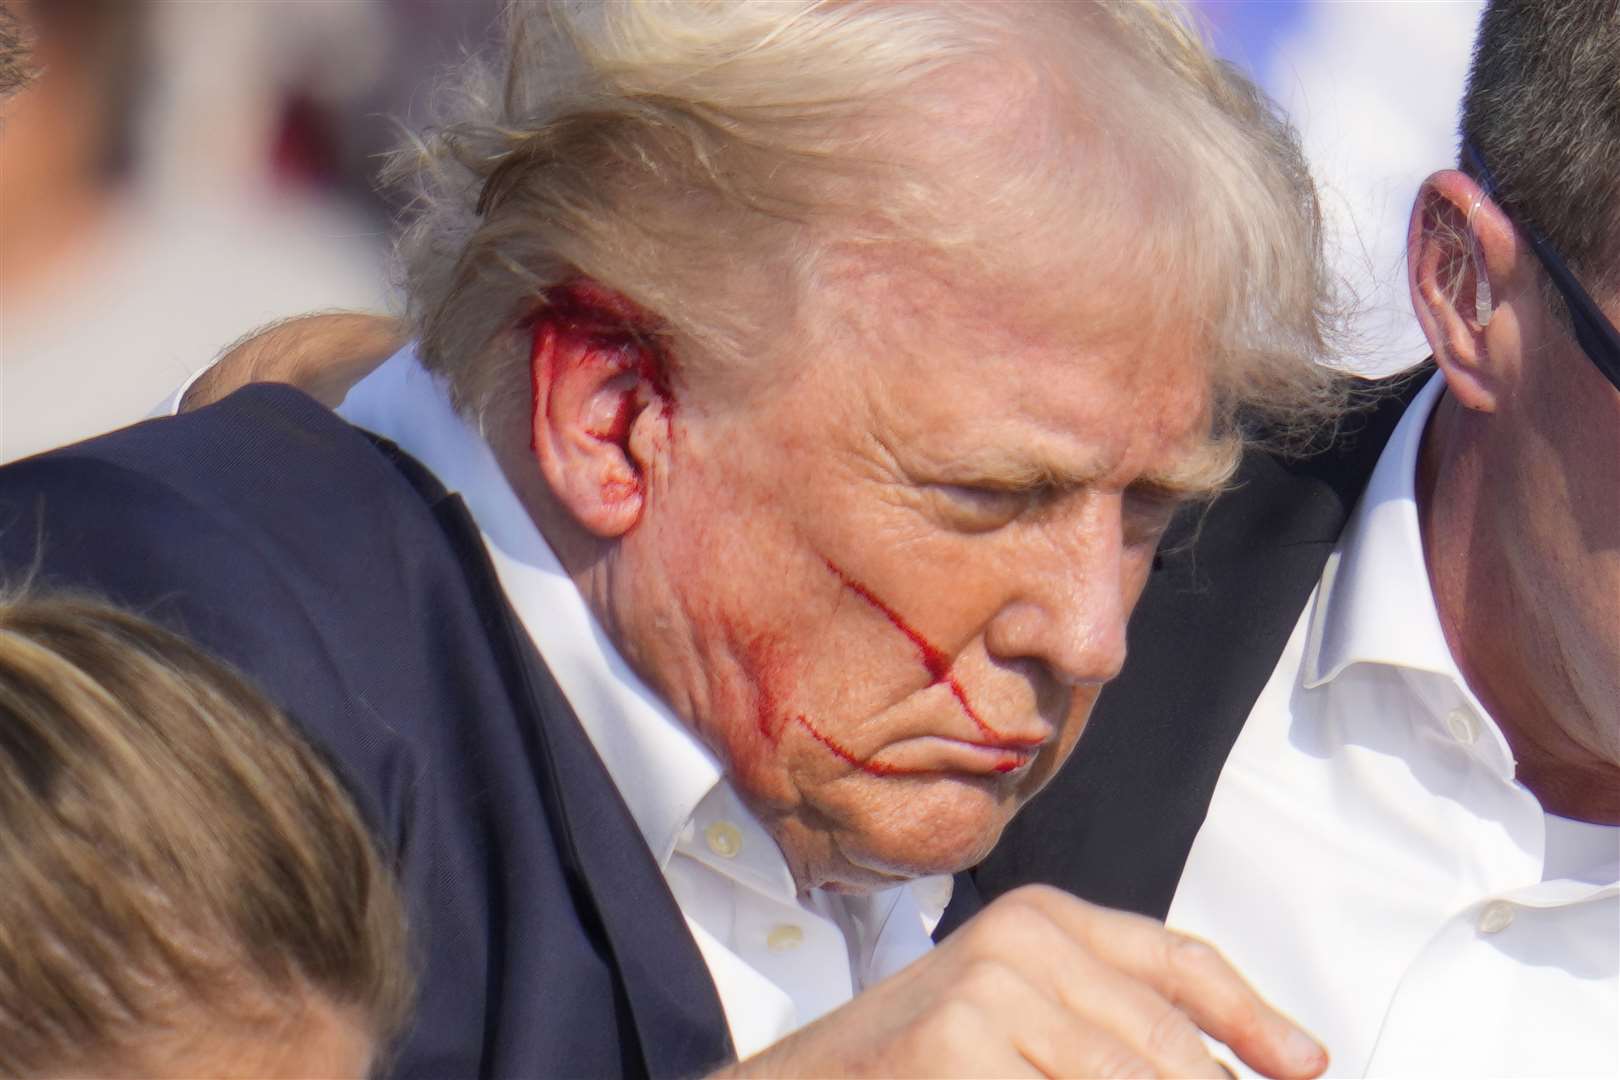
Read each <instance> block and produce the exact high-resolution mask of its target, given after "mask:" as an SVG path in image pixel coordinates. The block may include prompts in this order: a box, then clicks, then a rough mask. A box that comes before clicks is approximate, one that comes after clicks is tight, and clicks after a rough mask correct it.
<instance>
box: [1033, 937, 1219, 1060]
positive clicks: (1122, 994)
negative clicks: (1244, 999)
mask: <svg viewBox="0 0 1620 1080" xmlns="http://www.w3.org/2000/svg"><path fill="white" fill-rule="evenodd" d="M1056 979H1057V991H1058V994H1059V997H1060V999H1061V1000H1062V1001H1063V1003H1064V1004H1065V1005H1066V1006H1067V1007H1068V1008H1069V1009H1070V1010H1071V1011H1073V1012H1074V1013H1075V1014H1076V1015H1078V1016H1083V1017H1085V1018H1086V1020H1088V1021H1089V1022H1091V1023H1093V1024H1095V1025H1097V1026H1098V1027H1100V1028H1102V1029H1104V1030H1107V1031H1110V1032H1112V1033H1114V1035H1116V1036H1117V1037H1118V1038H1119V1039H1121V1040H1122V1041H1123V1042H1125V1043H1127V1044H1128V1045H1129V1046H1130V1047H1131V1048H1132V1049H1133V1050H1135V1051H1136V1052H1137V1053H1138V1054H1140V1055H1141V1056H1142V1057H1143V1058H1145V1059H1147V1060H1148V1061H1149V1062H1151V1063H1152V1065H1153V1067H1154V1069H1155V1070H1157V1071H1158V1072H1159V1074H1160V1075H1163V1076H1191V1077H1206V1078H1208V1080H1223V1078H1224V1077H1226V1076H1227V1075H1228V1074H1227V1073H1226V1072H1225V1071H1223V1070H1222V1069H1221V1067H1220V1065H1219V1064H1218V1063H1217V1062H1216V1061H1215V1059H1214V1058H1212V1057H1210V1055H1209V1051H1208V1049H1207V1048H1206V1047H1205V1045H1204V1040H1203V1039H1202V1038H1201V1037H1200V1036H1199V1034H1198V1027H1197V1025H1196V1024H1194V1023H1193V1022H1192V1019H1191V1018H1190V1017H1188V1015H1187V1014H1186V1013H1184V1012H1182V1011H1181V1010H1180V1009H1179V1008H1177V1007H1176V1006H1175V1005H1173V1004H1172V1003H1171V1002H1170V1001H1168V1000H1167V999H1166V998H1165V997H1164V996H1163V995H1162V994H1160V993H1158V992H1157V991H1155V990H1154V989H1153V988H1152V987H1150V986H1148V985H1147V984H1146V983H1144V982H1140V981H1138V980H1137V979H1135V978H1133V977H1131V976H1129V975H1125V974H1123V973H1121V972H1119V971H1117V970H1115V969H1114V968H1112V967H1109V966H1108V965H1107V964H1105V963H1102V962H1101V961H1099V960H1097V959H1095V958H1094V957H1093V956H1091V955H1090V954H1088V953H1086V952H1085V951H1084V950H1076V951H1075V953H1074V954H1073V955H1071V956H1070V957H1069V959H1068V962H1067V963H1065V964H1064V970H1063V971H1062V972H1059V973H1056Z"/></svg>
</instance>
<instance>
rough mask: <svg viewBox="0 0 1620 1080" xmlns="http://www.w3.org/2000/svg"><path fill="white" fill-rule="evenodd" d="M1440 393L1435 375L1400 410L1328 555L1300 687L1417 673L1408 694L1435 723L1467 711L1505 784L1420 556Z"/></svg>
mask: <svg viewBox="0 0 1620 1080" xmlns="http://www.w3.org/2000/svg"><path fill="white" fill-rule="evenodd" d="M1445 386H1446V384H1445V378H1444V377H1443V376H1442V375H1440V374H1438V373H1436V374H1435V375H1434V376H1433V377H1432V378H1430V379H1429V381H1428V383H1427V384H1426V385H1425V386H1424V387H1423V389H1422V390H1420V391H1419V392H1418V394H1417V396H1416V397H1415V398H1414V399H1413V400H1412V404H1411V405H1410V406H1408V407H1407V410H1406V413H1405V414H1404V415H1403V416H1402V417H1401V420H1400V423H1399V424H1397V425H1396V427H1395V432H1394V434H1393V435H1391V436H1390V440H1389V443H1388V444H1387V445H1386V446H1385V447H1384V451H1383V453H1382V454H1381V455H1379V458H1378V464H1377V465H1376V466H1375V467H1374V468H1373V474H1372V477H1371V479H1370V480H1369V481H1368V482H1367V490H1366V491H1365V492H1364V493H1363V494H1362V497H1361V501H1360V502H1359V503H1358V504H1357V506H1356V510H1355V513H1354V514H1352V515H1351V518H1350V523H1349V524H1348V525H1347V526H1346V527H1345V530H1344V533H1343V535H1342V536H1341V537H1340V538H1339V543H1338V546H1337V547H1335V548H1334V550H1333V552H1332V554H1331V555H1329V556H1328V560H1327V564H1326V566H1324V568H1323V570H1322V578H1321V582H1320V584H1319V585H1318V586H1317V592H1316V599H1315V603H1314V606H1313V608H1312V612H1311V621H1310V627H1309V630H1308V632H1307V636H1306V639H1305V663H1304V671H1303V675H1304V686H1305V688H1306V689H1308V690H1314V689H1316V688H1317V687H1320V686H1323V685H1326V684H1328V683H1331V682H1332V681H1333V680H1335V679H1337V678H1338V677H1339V676H1340V675H1341V674H1343V673H1344V671H1345V670H1346V669H1348V668H1350V667H1351V666H1353V665H1356V664H1376V665H1384V666H1387V667H1392V668H1396V669H1399V670H1402V671H1405V672H1413V673H1419V674H1418V677H1416V678H1414V680H1413V685H1412V689H1413V692H1414V693H1416V694H1418V695H1419V696H1420V697H1422V698H1423V699H1425V700H1426V701H1427V703H1428V705H1429V707H1430V709H1431V711H1434V712H1435V713H1436V715H1444V714H1445V713H1446V712H1447V711H1448V710H1449V709H1452V708H1457V707H1461V708H1463V709H1466V710H1467V711H1469V712H1472V714H1473V715H1474V716H1475V717H1477V718H1478V720H1479V723H1480V726H1481V728H1482V729H1483V732H1484V733H1485V734H1486V736H1487V738H1488V747H1489V749H1488V759H1489V761H1490V763H1491V764H1492V766H1493V767H1494V768H1495V769H1496V770H1497V771H1498V772H1499V773H1500V774H1501V775H1502V776H1503V777H1504V778H1511V777H1512V776H1513V772H1514V767H1515V763H1514V760H1513V753H1512V749H1511V748H1510V747H1509V746H1508V744H1507V740H1506V738H1505V737H1504V736H1503V735H1502V733H1501V730H1500V729H1499V728H1498V727H1497V726H1496V723H1495V721H1494V720H1492V719H1491V716H1490V713H1489V712H1487V711H1486V709H1485V707H1484V705H1482V704H1481V703H1480V701H1479V699H1478V697H1476V696H1475V694H1474V692H1473V690H1472V689H1471V688H1470V687H1469V685H1468V681H1467V680H1466V679H1464V678H1463V674H1462V671H1461V669H1460V668H1458V666H1457V661H1456V659H1455V658H1454V657H1453V656H1452V655H1451V646H1450V645H1449V644H1447V642H1446V634H1445V631H1444V629H1442V628H1441V626H1440V615H1439V609H1438V608H1437V607H1436V606H1435V601H1434V590H1433V588H1432V587H1431V585H1430V583H1429V570H1428V563H1427V561H1426V560H1425V558H1424V554H1423V535H1422V531H1421V529H1420V527H1419V524H1418V507H1417V466H1418V453H1419V451H1420V449H1421V448H1422V445H1423V433H1424V430H1425V429H1426V428H1427V426H1428V421H1429V417H1430V416H1431V415H1432V414H1433V412H1434V407H1435V405H1436V404H1437V403H1438V402H1439V400H1440V395H1441V394H1442V393H1443V392H1444V391H1445ZM1423 675H1427V676H1437V677H1438V679H1439V682H1438V683H1437V682H1436V681H1435V680H1434V679H1424V678H1422V677H1421V676H1423ZM1442 687H1443V689H1442ZM1442 699H1444V700H1442Z"/></svg>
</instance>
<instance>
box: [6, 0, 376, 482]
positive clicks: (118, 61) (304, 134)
mask: <svg viewBox="0 0 1620 1080" xmlns="http://www.w3.org/2000/svg"><path fill="white" fill-rule="evenodd" d="M4 4H5V8H4V10H5V11H6V14H7V17H8V20H9V21H10V22H12V23H13V25H14V30H15V36H17V37H20V38H22V39H25V40H27V41H28V42H29V44H30V45H31V47H32V49H33V56H32V58H31V64H30V67H31V68H32V69H33V70H34V71H35V72H36V73H37V75H36V77H35V78H34V80H33V81H32V83H31V84H30V85H28V86H27V87H25V88H21V89H19V90H16V91H15V92H14V93H12V94H11V96H10V97H9V98H7V99H5V100H4V101H3V102H0V147H3V148H4V152H3V153H0V460H8V459H12V458H16V457H20V456H24V455H26V454H30V453H34V452H36V451H38V450H42V449H45V448H47V447H51V446H56V445H60V444H62V443H65V442H70V441H72V440H74V439H76V438H81V437H83V436H85V435H89V434H93V433H95V432H99V431H105V430H107V429H109V428H112V427H116V426H119V425H121V424H124V423H128V422H131V421H133V420H136V419H139V418H141V417H142V416H144V415H145V414H146V413H147V412H148V410H150V409H151V407H152V406H153V404H154V403H156V402H157V401H159V400H160V399H161V398H162V397H163V395H164V394H165V393H166V392H168V391H169V390H170V389H172V388H173V386H174V385H175V383H176V382H177V381H179V380H181V379H184V378H185V377H186V376H187V375H189V374H190V373H191V372H193V371H195V370H197V369H198V368H200V367H202V366H204V365H206V364H207V362H208V361H209V360H210V359H211V358H212V357H214V356H215V355H216V354H217V353H218V352H219V351H220V349H221V348H222V347H223V346H224V345H226V344H227V343H228V342H230V341H231V340H232V339H234V338H235V337H236V336H237V335H238V334H240V333H241V331H242V330H243V328H244V327H248V326H252V325H256V324H260V323H264V322H266V321H268V320H270V319H272V318H276V317H280V316H285V315H289V314H292V313H295V312H300V311H307V310H310V309H312V308H327V307H334V306H335V307H358V308H379V307H385V306H387V304H388V303H389V289H388V286H387V279H386V273H385V269H384V258H383V255H382V248H383V236H382V229H381V227H380V226H378V225H377V224H376V223H375V222H374V221H373V220H372V219H371V218H368V217H366V216H364V215H361V214H358V213H356V212H354V211H352V210H344V209H342V208H340V207H338V206H337V205H336V204H333V203H332V202H330V201H329V200H328V199H327V198H326V197H325V196H324V195H323V194H322V192H323V190H324V188H323V187H322V186H321V185H322V184H324V183H326V182H327V181H328V180H329V179H330V178H329V177H328V176H327V173H326V171H324V167H323V166H322V165H321V164H320V163H321V162H322V161H323V160H325V159H326V158H328V157H330V156H331V155H330V153H329V152H328V151H327V150H325V149H323V147H324V143H323V142H322V138H323V136H322V134H321V130H322V129H321V125H320V124H319V123H318V122H317V120H316V119H315V117H318V115H319V113H318V111H316V110H314V109H312V108H303V109H302V110H300V109H299V108H289V100H288V95H287V94H286V92H285V89H286V86H287V85H288V84H293V85H297V86H302V87H306V88H309V92H310V93H314V92H315V91H319V90H322V88H323V87H324V88H325V89H324V91H323V92H326V93H329V94H330V95H340V94H344V93H357V92H358V90H357V87H359V86H363V85H365V84H366V83H367V81H368V80H371V79H374V78H375V76H376V73H377V72H378V71H379V70H380V67H381V64H382V62H383V61H382V56H381V53H380V50H382V49H383V48H384V47H385V45H386V39H385V38H383V37H382V36H381V32H382V28H384V27H385V26H386V23H383V22H380V21H379V20H380V17H381V16H380V14H379V13H380V11H381V9H380V8H377V7H376V6H375V5H350V4H336V5H329V4H319V5H274V4H272V5H262V4H153V3H146V2H129V0H50V2H41V0H4ZM276 27H280V28H281V31H282V32H280V33H274V32H272V30H273V29H274V28H276ZM290 28H302V31H303V32H302V33H293V32H292V29H290ZM315 42H320V43H321V44H322V46H323V48H324V51H322V52H315V51H314V44H313V43H315ZM334 43H337V44H334ZM301 56H302V57H306V58H308V57H314V58H315V59H311V60H309V62H308V63H305V64H303V66H300V60H299V57H301ZM316 60H319V63H317V62H316ZM323 72H327V73H331V72H341V73H343V75H344V76H345V77H346V79H347V81H344V80H343V79H339V78H338V77H337V76H336V75H331V76H330V77H325V76H322V74H321V73H323ZM378 122H379V123H381V121H380V120H379V121H378Z"/></svg>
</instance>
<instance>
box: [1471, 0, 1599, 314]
mask: <svg viewBox="0 0 1620 1080" xmlns="http://www.w3.org/2000/svg"><path fill="white" fill-rule="evenodd" d="M1460 126H1461V133H1462V137H1463V138H1464V139H1467V140H1468V141H1470V142H1472V143H1473V144H1474V146H1475V147H1476V148H1477V149H1478V150H1479V152H1480V154H1481V156H1482V157H1484V159H1485V163H1486V164H1487V165H1488V166H1489V167H1490V170H1491V173H1492V175H1493V176H1494V177H1495V178H1496V181H1497V184H1498V191H1497V196H1498V200H1499V201H1500V202H1501V204H1502V206H1503V208H1504V209H1505V210H1507V212H1508V214H1509V215H1511V216H1512V217H1513V218H1514V220H1516V221H1523V222H1525V223H1527V224H1530V225H1534V226H1535V227H1536V228H1537V229H1539V230H1540V231H1541V233H1542V234H1543V235H1544V236H1546V237H1547V238H1548V239H1549V240H1551V241H1552V243H1553V245H1554V246H1555V247H1557V248H1558V250H1559V252H1560V253H1561V254H1562V255H1563V256H1564V259H1565V261H1566V262H1567V263H1568V264H1569V266H1570V268H1571V269H1572V270H1574V271H1575V273H1576V274H1577V275H1578V276H1579V277H1580V278H1581V279H1582V281H1583V283H1584V284H1585V285H1586V286H1587V287H1588V288H1589V289H1591V290H1592V291H1593V292H1594V293H1595V294H1598V295H1601V294H1602V293H1605V292H1613V291H1614V290H1616V289H1620V3H1616V0H1582V2H1581V3H1568V2H1567V0H1493V2H1492V3H1491V4H1490V6H1489V7H1487V8H1486V9H1485V13H1484V15H1482V16H1481V18H1480V23H1479V33H1478V35H1477V36H1476V37H1475V39H1474V61H1473V66H1472V67H1471V68H1470V69H1469V73H1468V89H1467V91H1466V92H1465V94H1464V95H1463V107H1462V121H1461V125H1460ZM1459 167H1460V168H1463V169H1465V170H1466V169H1467V166H1466V165H1462V166H1459ZM1544 286H1545V291H1546V293H1547V295H1548V298H1549V300H1550V301H1552V302H1553V306H1554V309H1555V310H1560V311H1561V310H1562V309H1563V305H1562V301H1561V300H1559V299H1558V297H1557V292H1556V290H1555V289H1553V288H1552V286H1551V283H1550V282H1544Z"/></svg>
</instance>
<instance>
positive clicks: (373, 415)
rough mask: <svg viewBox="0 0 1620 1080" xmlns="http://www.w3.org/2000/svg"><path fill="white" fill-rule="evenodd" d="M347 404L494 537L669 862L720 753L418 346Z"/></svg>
mask: <svg viewBox="0 0 1620 1080" xmlns="http://www.w3.org/2000/svg"><path fill="white" fill-rule="evenodd" d="M338 412H339V414H341V415H342V416H343V418H344V419H346V420H348V421H349V422H350V423H353V424H355V425H357V426H359V427H363V428H365V429H367V430H369V431H373V432H375V433H377V434H378V435H381V436H383V437H384V438H387V439H391V440H393V441H394V442H395V443H397V444H398V445H399V446H400V447H401V448H402V449H404V450H405V451H406V452H407V453H409V454H410V455H411V456H412V457H415V458H416V459H417V460H418V461H420V462H422V464H424V465H426V466H427V467H428V468H429V469H430V470H432V472H433V473H434V475H435V476H437V477H438V478H439V481H440V482H441V483H443V484H444V486H445V487H446V488H447V489H449V490H450V491H453V492H455V493H457V494H459V495H460V496H461V498H462V501H463V502H464V503H465V504H466V506H467V510H468V512H469V513H470V514H471V515H472V518H473V521H474V522H475V523H476V524H477V525H478V528H479V531H480V532H481V533H482V534H483V537H484V544H485V546H486V547H487V548H488V549H489V554H490V558H491V561H492V562H493V563H494V566H495V572H496V574H497V575H498V576H499V578H500V582H501V587H502V589H503V590H504V591H505V593H506V597H507V600H508V601H509V602H510V603H511V604H512V607H513V609H514V610H515V611H516V612H517V615H518V618H519V619H521V620H522V622H523V625H524V627H525V628H526V629H527V630H528V632H529V635H530V637H531V638H533V640H534V644H535V647H536V648H537V649H538V650H539V652H540V655H541V656H543V657H544V658H545V661H546V666H547V668H549V669H550V671H551V673H552V675H553V676H554V677H555V678H556V680H557V684H558V686H560V687H561V689H562V692H563V695H564V696H565V697H567V699H568V703H569V704H570V705H572V706H573V708H574V712H575V714H576V715H577V716H578V717H579V722H580V725H581V726H582V727H583V728H584V729H585V734H586V735H587V736H588V737H589V738H590V740H591V743H592V745H593V746H595V748H596V752H597V754H598V755H599V756H600V757H601V759H602V763H603V764H604V765H605V766H606V767H607V771H608V775H609V776H611V777H612V779H613V783H614V786H616V787H617V788H618V789H619V794H620V796H621V797H622V798H623V799H624V801H625V804H626V805H627V806H628V807H629V809H630V815H631V817H632V818H634V819H635V822H636V825H637V827H638V828H639V829H640V830H641V834H642V836H643V838H644V839H645V840H646V841H647V845H648V847H650V848H651V849H652V852H653V855H654V857H655V858H657V860H658V865H659V866H660V867H663V866H665V865H667V864H668V862H669V858H670V854H671V853H672V852H673V851H674V849H675V845H676V842H677V840H678V839H679V837H680V834H681V831H682V830H683V829H685V828H686V827H687V823H688V822H689V821H690V820H691V818H692V816H693V813H694V812H695V810H696V809H697V807H698V804H699V803H701V802H702V801H703V800H704V799H705V797H706V796H708V795H709V793H710V792H711V791H713V790H714V789H715V788H716V787H717V786H722V785H723V780H722V776H723V774H722V771H721V768H720V764H719V762H718V761H717V760H716V759H715V757H714V755H713V754H711V753H710V752H709V750H708V748H707V747H705V746H704V745H703V744H702V743H701V742H700V741H698V739H697V738H696V737H695V736H694V735H693V734H692V733H691V732H690V731H689V730H688V729H687V728H686V726H685V725H684V724H682V723H681V722H680V720H678V719H677V718H676V717H675V715H674V713H672V712H671V711H670V710H669V708H668V707H667V706H666V705H665V704H664V703H663V702H662V701H660V700H659V698H658V697H657V695H655V694H654V693H653V692H652V691H651V690H649V689H648V688H647V686H646V684H645V683H643V682H642V681H641V679H640V677H639V676H638V675H637V674H636V673H635V671H634V670H632V669H631V667H630V665H629V664H628V663H626V662H625V660H624V658H623V657H622V656H621V655H620V654H619V650H618V649H617V648H616V647H615V646H614V644H613V642H612V641H611V640H610V639H609V638H608V636H607V634H606V633H605V632H604V631H603V629H602V626H601V624H600V623H598V622H597V620H596V618H595V616H594V615H593V614H592V613H591V610H590V608H589V607H588V606H587V605H586V603H585V600H584V598H583V597H582V596H581V595H580V594H579V590H578V589H576V588H575V587H574V583H573V581H572V580H570V578H569V577H568V575H567V574H566V573H565V572H564V570H563V567H562V564H561V563H560V562H559V561H558V559H557V556H556V555H555V553H553V552H552V550H551V547H550V545H549V544H547V543H546V540H545V537H544V536H543V535H541V533H540V530H539V529H538V528H537V527H536V526H535V524H534V520H533V519H532V518H531V517H530V516H529V513H528V511H527V510H525V509H524V507H523V504H522V503H521V502H520V501H519V500H518V497H517V494H516V493H515V492H514V491H513V490H512V488H511V485H510V484H508V483H507V481H506V477H505V475H504V474H503V473H502V472H501V469H500V466H499V465H498V464H497V463H496V461H495V456H494V454H493V453H491V452H490V449H489V447H488V446H487V445H486V444H485V442H484V440H483V439H482V437H480V436H479V434H478V433H477V432H476V431H475V430H474V429H473V428H472V427H470V426H469V425H468V424H467V422H466V421H465V420H463V419H462V418H461V417H460V416H459V415H457V413H456V412H455V410H454V408H453V407H452V406H451V404H450V398H449V395H448V393H447V392H446V390H445V388H444V386H443V385H442V384H441V383H440V382H439V381H438V380H437V379H436V378H435V377H434V376H432V375H430V374H429V373H428V372H427V371H426V370H424V369H423V368H422V366H421V365H420V364H419V363H418V362H417V359H416V354H415V350H414V347H413V346H407V347H406V348H405V349H402V350H401V351H400V352H398V353H396V354H395V355H394V356H393V357H391V358H390V359H389V360H388V361H387V362H385V363H384V364H383V365H382V366H381V367H379V368H378V369H377V370H376V371H374V372H373V373H372V374H370V375H368V376H367V377H366V378H365V379H363V380H362V381H361V382H359V383H358V384H357V385H356V386H355V387H354V389H352V390H351V391H350V392H349V395H348V397H346V398H345V399H344V401H343V404H342V406H340V407H339V409H338ZM773 846H774V845H773ZM784 869H785V867H784Z"/></svg>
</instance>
